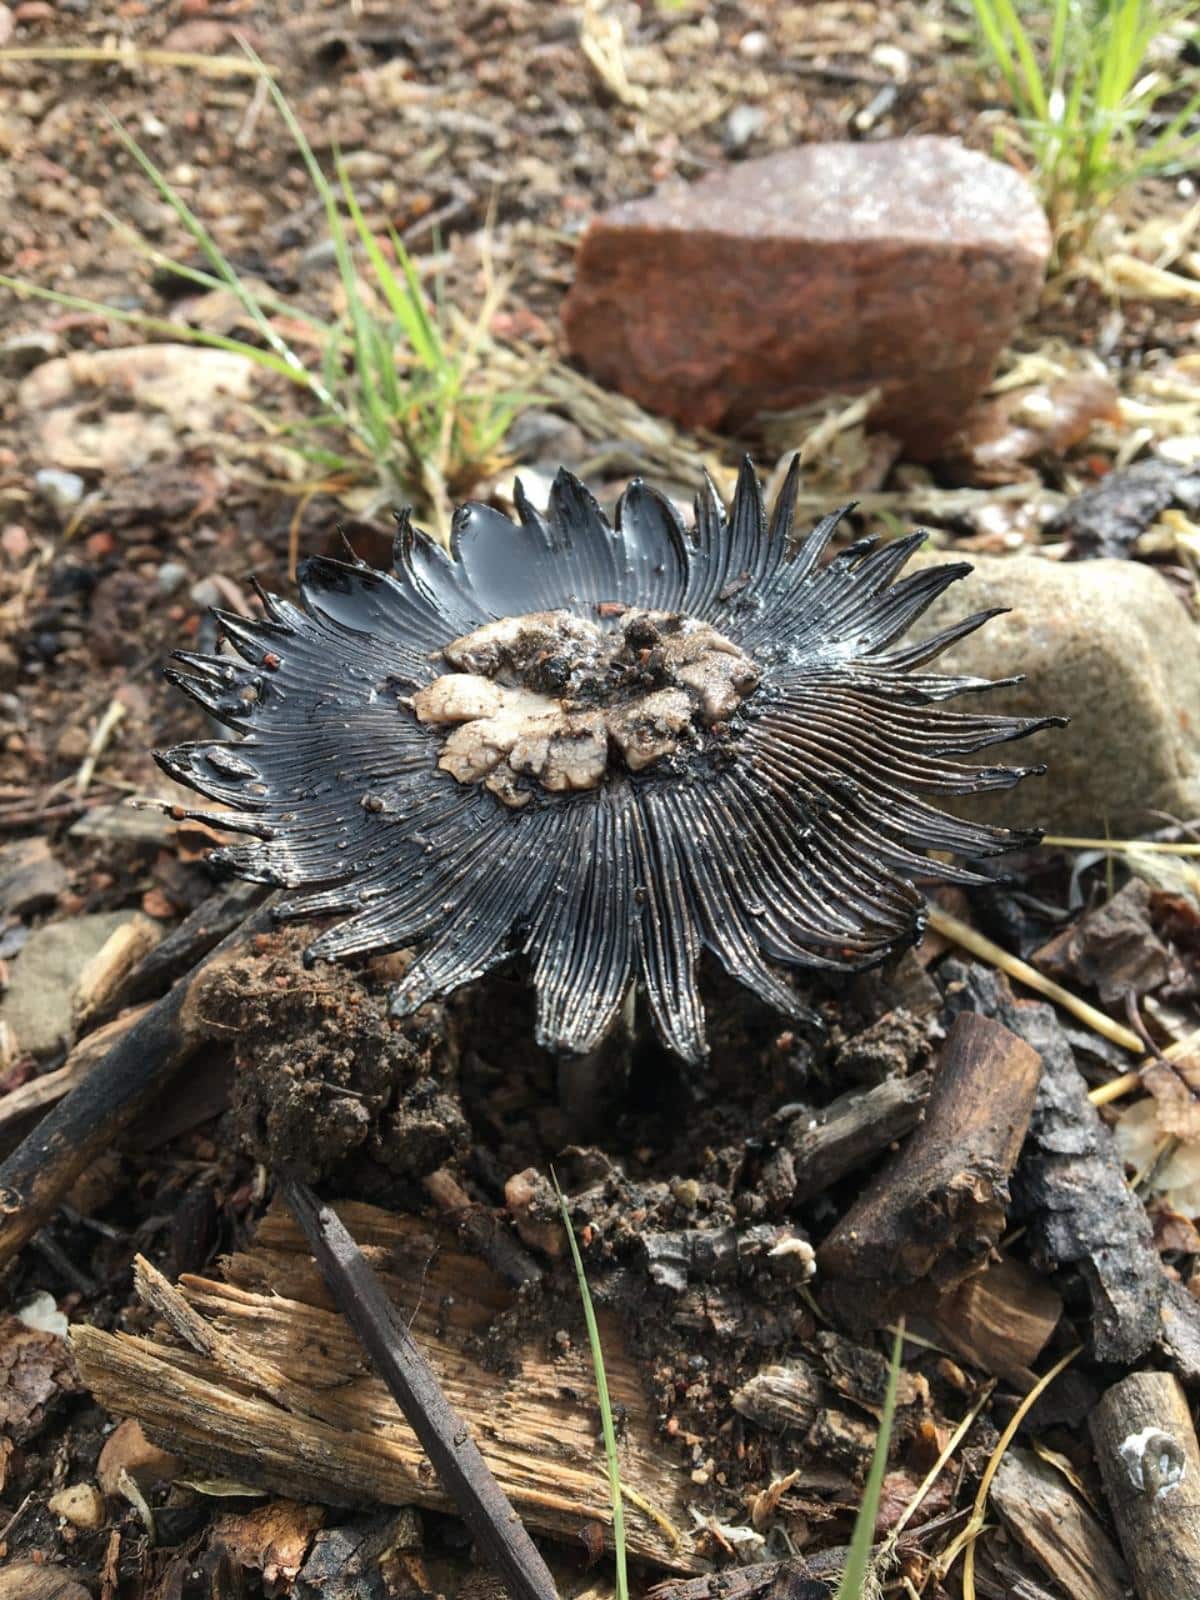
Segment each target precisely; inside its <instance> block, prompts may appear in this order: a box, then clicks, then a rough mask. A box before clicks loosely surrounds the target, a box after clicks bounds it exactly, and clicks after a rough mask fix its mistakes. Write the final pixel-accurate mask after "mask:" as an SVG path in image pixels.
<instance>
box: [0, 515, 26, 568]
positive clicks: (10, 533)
mask: <svg viewBox="0 0 1200 1600" xmlns="http://www.w3.org/2000/svg"><path fill="white" fill-rule="evenodd" d="M32 549H33V540H32V539H31V538H30V537H29V534H28V532H27V531H26V530H25V529H24V528H23V527H22V526H21V524H20V523H19V522H9V523H7V524H6V525H5V527H4V528H3V530H0V550H3V551H4V554H5V555H6V556H7V557H8V559H9V560H10V561H12V562H14V563H15V562H18V561H24V559H25V557H26V556H27V555H28V554H29V552H30V551H31V550H32Z"/></svg>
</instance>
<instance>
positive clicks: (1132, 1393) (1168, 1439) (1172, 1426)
mask: <svg viewBox="0 0 1200 1600" xmlns="http://www.w3.org/2000/svg"><path fill="white" fill-rule="evenodd" d="M1091 1432H1092V1444H1093V1446H1094V1447H1095V1451H1096V1460H1097V1462H1098V1463H1099V1466H1100V1471H1101V1474H1102V1475H1103V1478H1104V1491H1105V1495H1106V1497H1107V1499H1108V1505H1109V1509H1110V1510H1111V1512H1112V1516H1113V1521H1114V1522H1115V1523H1116V1525H1117V1532H1118V1533H1119V1534H1120V1536H1121V1548H1122V1549H1123V1550H1124V1552H1125V1559H1126V1561H1127V1562H1128V1563H1129V1566H1130V1569H1131V1571H1132V1572H1133V1580H1134V1585H1135V1587H1136V1589H1137V1592H1138V1596H1139V1600H1183V1597H1184V1596H1185V1595H1186V1596H1191V1595H1200V1447H1198V1446H1197V1443H1196V1430H1195V1428H1194V1427H1193V1425H1192V1417H1191V1412H1190V1410H1189V1408H1188V1403H1187V1396H1186V1395H1185V1394H1184V1392H1183V1386H1182V1385H1181V1384H1180V1382H1179V1380H1178V1378H1176V1377H1174V1376H1173V1375H1172V1374H1171V1373H1168V1372H1135V1373H1133V1374H1132V1376H1130V1377H1128V1378H1123V1379H1122V1380H1121V1382H1120V1383H1115V1384H1114V1385H1113V1386H1112V1388H1111V1389H1109V1390H1108V1391H1107V1392H1106V1393H1105V1395H1104V1397H1103V1399H1102V1400H1101V1401H1100V1404H1099V1405H1098V1406H1097V1407H1096V1410H1095V1412H1094V1413H1093V1415H1092V1418H1091Z"/></svg>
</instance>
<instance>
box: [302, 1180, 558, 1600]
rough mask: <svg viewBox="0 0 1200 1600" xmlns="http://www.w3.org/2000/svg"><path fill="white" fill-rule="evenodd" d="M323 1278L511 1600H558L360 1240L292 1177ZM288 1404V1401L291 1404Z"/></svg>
mask: <svg viewBox="0 0 1200 1600" xmlns="http://www.w3.org/2000/svg"><path fill="white" fill-rule="evenodd" d="M281 1187H282V1191H283V1195H284V1198H285V1199H286V1200H287V1203H288V1207H289V1209H290V1210H291V1213H292V1215H293V1216H294V1217H295V1218H296V1221H297V1222H298V1223H299V1224H300V1226H301V1228H302V1229H303V1230H304V1236H305V1238H306V1239H307V1240H308V1247H309V1249H310V1250H311V1251H312V1253H313V1255H314V1257H315V1258H316V1262H317V1265H318V1266H319V1267H320V1269H321V1276H322V1277H323V1278H324V1279H325V1283H326V1285H327V1287H328V1288H329V1291H330V1293H331V1294H332V1295H333V1297H334V1299H335V1301H336V1302H337V1305H338V1309H339V1310H340V1311H341V1313H342V1315H343V1316H344V1317H345V1318H346V1320H347V1322H349V1324H350V1326H351V1327H352V1328H353V1329H354V1331H355V1333H356V1334H357V1335H358V1338H359V1340H360V1342H361V1344H362V1346H363V1348H364V1350H366V1352H367V1353H368V1355H369V1356H370V1358H371V1364H372V1366H373V1367H374V1369H375V1371H376V1372H378V1373H379V1375H380V1376H381V1377H382V1379H383V1381H384V1382H385V1383H386V1384H387V1387H388V1392H389V1393H390V1394H391V1396H392V1398H393V1399H394V1400H395V1401H396V1403H397V1405H398V1406H399V1407H400V1409H401V1411H402V1412H403V1413H404V1418H405V1421H406V1422H407V1423H408V1424H409V1426H410V1427H411V1428H412V1430H413V1432H414V1433H415V1434H416V1436H417V1438H418V1439H419V1440H420V1442H421V1446H422V1448H423V1449H424V1451H425V1453H426V1455H427V1456H428V1457H429V1460H430V1462H431V1463H432V1464H433V1469H434V1471H435V1472H436V1473H437V1476H438V1481H439V1482H440V1484H441V1485H442V1487H443V1488H444V1489H445V1490H446V1492H447V1494H449V1495H450V1497H451V1499H452V1500H453V1501H454V1508H455V1510H456V1511H457V1512H458V1514H459V1516H460V1517H461V1518H462V1519H463V1521H464V1522H465V1523H466V1525H467V1527H468V1529H469V1530H470V1532H471V1535H472V1537H473V1538H474V1540H475V1542H476V1544H477V1545H478V1546H479V1548H480V1549H481V1551H482V1552H483V1553H484V1554H485V1555H486V1556H487V1558H488V1560H489V1561H490V1562H491V1564H492V1566H493V1567H494V1568H495V1570H496V1571H497V1573H498V1574H499V1575H500V1577H501V1578H503V1580H504V1582H505V1585H506V1586H507V1588H508V1590H509V1593H510V1594H511V1595H512V1596H513V1600H556V1591H555V1586H554V1579H553V1578H552V1577H551V1576H550V1569H549V1568H548V1567H547V1566H546V1563H545V1561H543V1559H542V1556H541V1552H540V1551H539V1550H538V1548H537V1546H536V1545H535V1544H534V1542H533V1540H532V1539H531V1538H530V1537H529V1535H528V1533H527V1532H526V1531H525V1528H524V1526H523V1524H522V1522H521V1519H520V1517H519V1515H518V1514H517V1512H516V1511H514V1510H513V1507H512V1502H511V1501H510V1500H509V1499H508V1497H507V1496H506V1495H505V1493H504V1490H503V1489H502V1488H501V1487H500V1485H499V1484H498V1483H497V1481H496V1478H495V1475H494V1474H493V1472H492V1470H491V1468H490V1467H489V1466H488V1464H487V1462H486V1461H485V1460H484V1458H483V1455H482V1454H481V1452H480V1449H479V1446H478V1445H477V1444H476V1442H475V1440H474V1438H473V1437H472V1435H471V1432H470V1429H469V1428H468V1427H467V1425H466V1423H465V1422H464V1421H463V1419H462V1417H461V1415H460V1414H459V1413H458V1412H457V1411H455V1409H454V1407H453V1406H452V1405H451V1404H450V1402H449V1400H447V1398H446V1395H445V1391H444V1390H443V1389H442V1386H441V1384H440V1383H439V1382H438V1379H437V1375H436V1374H435V1373H434V1371H433V1369H432V1367H430V1365H429V1363H428V1361H426V1359H425V1357H424V1355H423V1354H422V1353H421V1347H420V1346H419V1345H418V1343H417V1341H416V1340H415V1339H414V1338H413V1336H412V1334H411V1333H410V1332H409V1329H408V1327H407V1326H406V1324H405V1322H404V1320H403V1318H402V1317H400V1316H399V1314H398V1313H397V1310H396V1307H395V1306H394V1305H393V1304H392V1302H391V1301H390V1300H389V1299H388V1297H387V1294H386V1292H385V1291H384V1288H383V1285H382V1283H381V1282H380V1280H379V1278H378V1277H377V1276H376V1274H375V1273H374V1272H373V1271H372V1270H371V1267H370V1265H369V1264H368V1262H367V1260H366V1258H365V1256H364V1255H363V1253H362V1251H361V1250H360V1249H359V1248H358V1246H357V1244H356V1243H355V1241H354V1236H353V1235H352V1234H351V1233H350V1231H349V1230H348V1229H347V1227H346V1225H345V1223H344V1222H343V1221H342V1220H341V1218H340V1217H339V1216H338V1214H337V1212H336V1211H335V1210H334V1209H333V1207H332V1206H327V1205H323V1204H322V1203H321V1202H320V1201H319V1200H318V1199H317V1197H316V1195H315V1194H314V1193H313V1191H312V1190H311V1189H310V1188H309V1187H308V1185H307V1184H304V1183H301V1182H299V1181H298V1180H296V1179H293V1178H285V1179H284V1180H283V1183H282V1185H281ZM286 1403H287V1401H286V1399H285V1404H286Z"/></svg>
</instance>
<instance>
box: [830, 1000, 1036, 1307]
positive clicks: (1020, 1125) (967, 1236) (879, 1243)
mask: <svg viewBox="0 0 1200 1600" xmlns="http://www.w3.org/2000/svg"><path fill="white" fill-rule="evenodd" d="M1041 1071H1042V1062H1041V1057H1040V1056H1039V1055H1038V1053H1037V1051H1036V1050H1034V1049H1031V1047H1030V1046H1029V1045H1027V1044H1026V1043H1025V1041H1024V1040H1023V1039H1018V1038H1017V1036H1016V1034H1015V1033H1012V1032H1010V1030H1009V1029H1008V1028H1006V1027H1004V1025H1003V1024H1002V1023H999V1022H996V1021H995V1020H994V1019H993V1018H991V1017H984V1016H981V1015H979V1014H978V1013H977V1012H974V1011H965V1012H963V1013H962V1014H961V1015H960V1016H958V1017H957V1018H956V1019H955V1022H954V1026H953V1027H952V1028H951V1030H950V1032H949V1034H948V1036H947V1038H946V1042H945V1044H944V1045H943V1046H942V1050H941V1054H940V1056H939V1058H938V1064H937V1071H936V1073H935V1074H934V1079H933V1088H932V1090H931V1092H930V1095H929V1103H928V1106H927V1107H926V1111H925V1119H924V1121H923V1122H921V1123H920V1124H919V1125H918V1127H917V1130H916V1132H915V1133H914V1134H913V1135H912V1136H911V1138H910V1139H909V1140H908V1142H907V1143H906V1144H905V1145H904V1146H903V1148H902V1149H901V1150H900V1152H899V1154H898V1155H897V1156H896V1157H895V1158H894V1159H893V1160H892V1161H891V1162H890V1163H889V1164H888V1165H887V1166H886V1167H885V1168H884V1170H883V1171H882V1172H881V1173H880V1174H879V1176H878V1178H876V1179H875V1181H874V1182H873V1183H871V1184H870V1186H869V1187H868V1188H867V1189H866V1190H865V1192H864V1193H863V1194H862V1196H861V1197H860V1198H859V1199H858V1200H857V1201H856V1202H855V1204H854V1205H853V1206H852V1207H851V1208H850V1210H849V1211H848V1212H847V1213H846V1215H845V1216H844V1217H843V1218H842V1220H841V1221H840V1222H839V1223H838V1224H837V1226H836V1227H835V1228H834V1229H833V1231H832V1233H831V1234H830V1235H829V1237H828V1238H827V1239H826V1240H825V1242H824V1244H822V1246H821V1248H820V1249H819V1250H818V1252H817V1262H818V1264H819V1266H820V1269H821V1273H822V1276H823V1277H824V1278H825V1279H826V1280H827V1283H828V1286H829V1288H830V1290H831V1291H832V1292H833V1294H834V1296H835V1298H836V1300H837V1303H838V1305H839V1306H840V1307H841V1309H842V1310H843V1312H844V1314H845V1315H846V1317H847V1319H848V1320H850V1321H851V1323H852V1324H853V1323H858V1324H863V1323H864V1321H865V1320H866V1319H872V1318H874V1319H876V1320H877V1319H878V1316H879V1313H880V1312H881V1311H882V1310H883V1309H884V1307H885V1305H886V1304H887V1303H888V1302H889V1301H892V1300H895V1298H896V1297H897V1295H899V1294H901V1293H902V1292H903V1291H904V1290H906V1289H908V1288H910V1287H912V1286H913V1285H915V1284H918V1283H922V1284H929V1285H930V1286H931V1287H932V1288H934V1289H936V1290H938V1291H941V1292H949V1291H950V1290H952V1289H954V1288H955V1287H957V1285H958V1284H960V1283H961V1282H963V1281H964V1279H966V1278H968V1277H970V1276H971V1274H972V1273H973V1272H976V1271H977V1270H978V1269H979V1268H980V1267H981V1266H982V1265H983V1263H984V1261H985V1260H986V1258H987V1255H988V1252H989V1250H990V1249H991V1248H992V1247H993V1246H994V1245H995V1244H996V1242H997V1241H998V1239H999V1237H1000V1233H1001V1231H1002V1229H1003V1227H1004V1220H1005V1212H1006V1208H1007V1204H1008V1191H1007V1187H1006V1185H1007V1181H1008V1177H1009V1174H1010V1173H1011V1172H1012V1169H1013V1166H1014V1164H1015V1163H1016V1159H1017V1155H1018V1153H1019V1152H1020V1149H1021V1144H1022V1142H1023V1141H1024V1138H1025V1134H1026V1131H1027V1129H1028V1127H1029V1118H1030V1115H1031V1114H1032V1111H1033V1102H1034V1097H1035V1096H1036V1094H1037V1086H1038V1082H1039V1079H1040V1077H1041ZM864 1289H865V1290H866V1291H867V1292H865V1293H864Z"/></svg>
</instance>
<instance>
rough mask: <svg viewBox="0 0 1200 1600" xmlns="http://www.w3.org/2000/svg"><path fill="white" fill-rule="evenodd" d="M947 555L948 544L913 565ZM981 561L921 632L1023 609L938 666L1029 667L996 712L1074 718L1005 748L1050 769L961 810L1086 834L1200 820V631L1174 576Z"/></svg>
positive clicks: (1125, 834) (1017, 758) (1128, 832)
mask: <svg viewBox="0 0 1200 1600" xmlns="http://www.w3.org/2000/svg"><path fill="white" fill-rule="evenodd" d="M948 559H950V557H949V554H948V553H947V552H944V551H939V552H934V553H931V554H930V555H927V556H926V555H920V556H918V557H917V558H916V559H915V561H914V562H913V566H914V567H915V566H917V565H928V564H930V563H932V562H942V561H946V560H948ZM970 559H971V561H972V564H973V565H974V568H975V570H974V572H973V573H972V574H971V575H970V577H968V578H966V579H964V580H963V581H962V582H961V583H956V584H953V585H952V586H951V588H950V589H949V591H948V592H947V593H946V594H945V595H943V596H942V598H941V599H940V600H939V601H938V602H937V603H936V604H935V605H934V606H933V607H931V609H930V610H929V611H928V612H926V614H925V616H924V617H923V618H922V619H921V621H920V623H919V624H918V626H917V628H916V629H914V631H913V636H914V638H915V637H922V636H926V635H928V634H930V633H933V632H935V631H936V630H937V629H938V628H940V627H945V626H946V625H947V624H949V623H950V622H953V621H955V620H956V619H958V618H959V617H962V616H965V615H966V614H967V613H968V612H972V611H983V610H987V609H988V608H990V607H992V606H1008V607H1011V610H1010V611H1009V612H1008V614H1007V615H1006V616H1002V617H994V618H993V619H992V621H990V622H989V623H987V624H986V625H985V626H984V627H983V628H981V629H979V630H978V632H976V633H974V634H972V635H971V636H970V637H969V638H967V639H964V640H962V641H961V642H960V643H959V644H957V645H955V646H954V647H953V649H951V650H948V651H947V652H946V653H945V655H943V656H941V657H940V658H939V660H938V661H937V662H936V663H935V664H934V670H944V671H954V672H966V673H972V674H977V675H978V676H980V677H985V678H1005V677H1012V676H1013V675H1014V674H1016V673H1024V674H1025V682H1024V683H1022V684H1020V685H1018V686H1016V687H1013V688H1008V689H995V690H992V691H989V692H988V694H987V696H986V700H987V704H988V707H989V709H991V710H996V711H1003V712H1012V713H1015V714H1017V715H1020V716H1035V717H1036V716H1048V715H1052V714H1060V715H1063V716H1068V717H1070V718H1071V725H1070V727H1069V728H1063V729H1054V728H1050V729H1046V730H1044V731H1043V732H1041V733H1037V734H1034V735H1033V736H1032V737H1031V738H1029V739H1025V740H1022V741H1021V742H1020V743H1018V744H1014V745H1012V746H1009V747H1007V750H1008V753H1007V754H1005V752H1004V747H998V748H997V750H996V751H995V752H994V753H995V754H996V755H997V757H998V758H999V759H1001V760H1008V761H1010V762H1012V763H1014V764H1018V765H1029V764H1033V763H1036V762H1045V763H1046V765H1047V766H1048V768H1049V772H1048V774H1047V776H1046V777H1044V778H1029V779H1027V780H1026V782H1024V783H1023V784H1021V785H1020V787H1019V788H1017V789H1015V790H1010V791H1007V792H1000V793H998V794H985V795H977V796H973V797H972V798H971V799H970V800H969V801H964V802H963V808H964V809H965V810H968V811H969V812H970V814H971V815H973V816H977V817H981V818H983V819H985V820H987V821H990V822H1004V823H1012V824H1031V823H1033V824H1036V823H1040V824H1043V825H1044V826H1046V827H1047V829H1048V830H1049V831H1050V832H1052V833H1068V834H1076V835H1083V836H1086V837H1103V836H1104V832H1105V829H1106V828H1107V829H1108V831H1109V833H1110V834H1111V835H1112V836H1113V837H1114V838H1131V837H1136V836H1137V835H1139V834H1141V833H1145V832H1147V831H1149V830H1150V829H1152V828H1156V827H1161V825H1162V818H1161V816H1155V815H1154V813H1155V812H1167V813H1169V814H1170V815H1172V816H1176V817H1179V818H1182V819H1184V820H1186V819H1188V818H1191V817H1195V816H1198V815H1200V629H1198V628H1197V625H1196V623H1195V622H1193V620H1192V618H1191V617H1190V615H1189V614H1188V611H1187V609H1186V607H1185V606H1184V604H1183V602H1182V601H1181V600H1180V599H1179V598H1178V597H1177V595H1176V592H1175V590H1174V589H1173V588H1172V587H1171V585H1170V584H1169V583H1168V582H1167V580H1166V579H1165V578H1163V577H1162V576H1161V575H1160V574H1159V573H1157V572H1155V571H1154V570H1153V569H1152V568H1150V567H1147V566H1143V565H1141V564H1140V563H1138V562H1135V561H1109V560H1097V561H1079V562H1056V561H1048V560H1045V559H1044V558H1042V557H1037V556H1011V557H1005V556H976V555H972V556H971V558H970ZM959 703H960V704H962V703H963V702H959ZM991 754H992V752H988V755H991ZM988 755H985V756H984V757H983V758H982V759H984V760H986V759H988Z"/></svg>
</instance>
